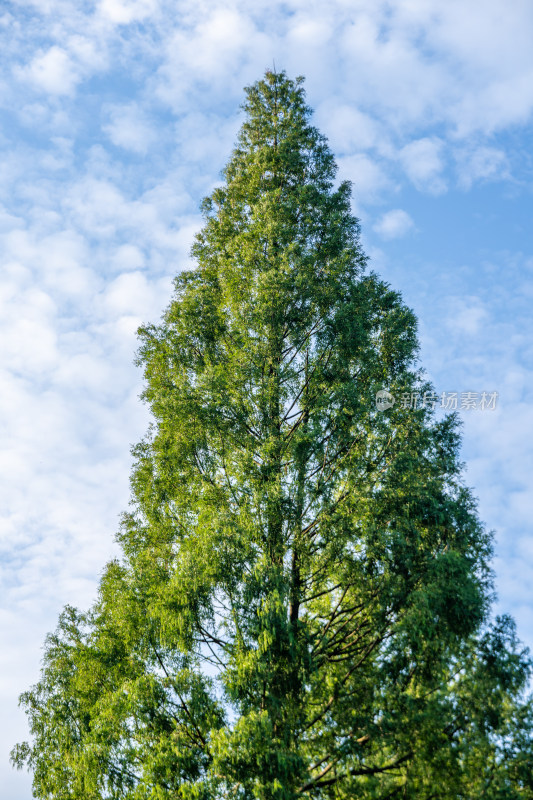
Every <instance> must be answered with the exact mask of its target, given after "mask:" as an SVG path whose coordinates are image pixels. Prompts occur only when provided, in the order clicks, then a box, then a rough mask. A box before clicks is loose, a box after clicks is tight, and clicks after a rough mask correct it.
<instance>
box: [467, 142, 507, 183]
mask: <svg viewBox="0 0 533 800" xmlns="http://www.w3.org/2000/svg"><path fill="white" fill-rule="evenodd" d="M456 160H457V171H458V183H459V186H460V187H461V188H462V189H470V188H471V186H472V184H473V183H475V182H476V181H480V180H498V179H502V178H509V177H510V171H509V160H508V158H507V155H506V154H505V152H504V151H503V150H501V149H498V148H496V147H483V146H481V147H476V148H473V149H467V150H460V151H458V152H457V154H456Z"/></svg>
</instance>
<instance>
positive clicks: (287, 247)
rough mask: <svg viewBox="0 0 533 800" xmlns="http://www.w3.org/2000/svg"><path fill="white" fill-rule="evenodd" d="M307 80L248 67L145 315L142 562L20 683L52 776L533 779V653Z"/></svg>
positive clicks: (510, 797)
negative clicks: (231, 136)
mask: <svg viewBox="0 0 533 800" xmlns="http://www.w3.org/2000/svg"><path fill="white" fill-rule="evenodd" d="M301 83H302V82H301V80H300V79H298V80H297V81H295V82H293V81H291V80H289V79H288V78H287V77H286V75H285V74H283V73H282V74H272V73H267V74H266V76H265V78H264V79H263V80H262V81H259V82H258V83H257V84H255V85H254V86H252V87H250V88H249V89H248V90H247V100H246V103H245V106H244V110H245V112H246V118H245V122H244V124H243V126H242V129H241V132H240V134H239V138H238V142H237V147H236V149H235V151H234V152H233V155H232V157H231V159H230V161H229V163H228V166H227V167H226V170H225V173H224V178H225V182H224V184H223V185H222V186H221V187H220V188H217V189H216V190H215V191H214V192H213V194H212V195H211V197H209V198H207V199H206V200H205V202H204V206H203V209H204V213H205V225H204V227H203V229H202V231H201V232H200V233H199V234H198V236H197V237H196V241H195V244H194V246H193V250H192V252H193V255H194V257H195V259H196V262H197V268H196V269H194V270H191V271H188V272H182V273H181V274H180V275H179V276H178V277H177V278H176V281H175V296H174V299H173V300H172V302H171V304H170V306H169V308H168V310H167V312H166V314H165V316H164V319H163V321H162V323H161V325H159V326H153V325H151V326H146V327H144V328H142V329H141V331H140V336H141V341H142V344H141V348H140V352H139V363H140V364H141V365H142V366H143V367H144V374H145V379H146V388H145V390H144V399H145V400H146V402H148V403H149V405H150V408H151V411H152V414H153V418H154V425H153V427H152V429H151V430H150V431H149V433H148V435H147V437H146V439H145V440H144V441H143V442H141V443H140V444H139V445H138V446H137V447H136V448H134V456H135V466H134V469H133V474H132V482H131V483H132V495H133V501H132V510H131V512H130V513H128V514H125V515H124V518H123V521H122V527H121V531H120V534H119V541H120V543H121V545H122V548H123V559H122V561H121V563H111V564H109V565H108V567H107V568H106V571H105V574H104V576H103V578H102V581H101V584H100V592H99V597H98V601H97V602H96V604H95V606H94V608H93V609H92V611H91V612H90V613H89V614H86V615H82V614H79V613H78V612H76V611H74V610H73V609H70V608H67V609H66V610H65V612H64V613H63V615H62V616H61V618H60V621H59V626H58V629H57V632H56V633H55V634H54V635H53V636H50V637H49V638H48V640H47V645H46V651H45V652H46V654H45V661H44V665H43V672H42V678H41V681H40V682H39V683H38V684H37V686H36V687H34V688H33V689H32V690H31V691H30V692H27V693H26V694H25V695H23V697H22V702H23V704H24V705H25V707H26V709H27V712H28V715H29V718H30V724H31V731H32V736H33V743H32V744H31V745H29V744H23V745H19V746H18V748H16V749H15V750H14V753H13V759H14V762H15V763H16V764H17V765H18V766H21V765H22V764H23V763H28V764H29V766H30V767H31V768H32V769H33V770H34V791H35V796H36V797H38V798H43V800H44V798H54V799H55V800H67V799H68V800H74V798H76V799H79V798H83V799H84V800H93V798H94V800H96V798H98V799H99V800H100V799H101V798H109V799H111V798H113V799H114V798H117V799H118V798H127V800H137V799H140V798H143V800H144V799H145V798H151V799H152V800H163V798H165V800H166V798H183V800H192V799H193V798H195V800H196V799H198V800H200V799H201V800H207V799H208V798H209V800H214V799H215V798H239V799H242V800H251V798H260V799H261V800H294V799H295V798H297V797H309V798H313V797H316V798H339V799H343V798H345V799H346V800H348V798H354V797H358V798H366V799H367V800H373V799H375V800H377V799H378V798H379V799H380V800H385V799H386V798H390V797H393V796H398V797H402V798H417V800H429V799H430V798H436V797H438V798H442V799H444V800H446V799H447V798H449V800H452V798H454V800H455V799H456V798H483V800H504V798H505V800H518V798H521V799H527V798H533V779H532V777H531V775H532V770H531V766H532V754H533V747H532V730H533V710H532V706H531V702H530V701H529V700H527V699H526V698H525V695H524V691H525V688H526V686H527V682H528V679H529V676H530V662H529V659H528V655H527V653H526V652H525V651H522V650H521V649H520V645H519V643H518V641H517V639H516V635H515V631H514V626H513V623H512V620H510V619H509V618H507V617H504V618H501V619H498V620H496V621H495V622H494V623H492V624H491V623H490V620H489V616H488V614H489V608H490V601H491V599H492V589H491V573H490V569H489V567H488V563H489V559H490V556H491V537H490V536H489V535H488V534H487V533H486V532H485V531H484V529H483V526H482V525H481V524H480V522H479V520H478V517H477V514H476V507H475V502H474V500H473V498H472V496H471V494H470V492H469V491H468V490H467V489H466V488H465V487H464V485H463V483H462V478H461V464H460V463H459V460H458V452H459V436H458V422H457V419H456V418H455V417H454V416H449V417H447V418H445V419H444V420H440V421H439V420H437V419H436V418H435V417H434V415H433V413H432V412H431V411H430V410H429V409H428V408H421V409H418V410H416V411H413V410H408V409H405V408H402V407H401V405H399V404H396V405H395V406H393V407H392V408H391V409H389V410H388V411H377V410H376V407H375V403H374V397H375V393H376V391H377V390H378V389H381V388H383V387H387V388H389V389H390V390H391V391H392V392H393V394H394V393H400V392H402V391H409V392H411V391H417V392H419V393H423V392H424V391H426V390H429V389H430V387H429V386H428V385H426V384H424V383H423V382H422V377H421V374H420V373H419V372H418V371H417V370H416V369H415V367H416V354H417V338H416V320H415V318H414V316H413V314H412V312H411V311H410V310H409V309H408V308H406V307H405V305H404V304H403V303H402V300H401V298H400V296H399V295H398V293H396V292H394V291H392V290H391V289H390V287H389V286H388V285H386V284H385V283H383V282H382V281H381V280H379V278H378V277H377V276H376V275H374V274H372V273H368V272H367V271H366V265H365V257H364V255H363V253H362V251H361V247H360V244H359V227H358V223H357V220H356V219H355V218H354V217H353V215H352V213H351V210H350V186H349V185H348V184H346V183H342V184H341V185H340V186H338V187H337V188H336V187H335V183H334V181H335V170H336V168H335V163H334V160H333V157H332V155H331V153H330V151H329V149H328V147H327V144H326V142H325V140H324V138H323V137H322V136H321V135H320V134H319V133H318V132H317V130H316V129H315V128H313V127H312V126H311V125H310V122H309V117H310V110H309V109H308V108H307V106H306V105H305V101H304V93H303V89H302V86H301Z"/></svg>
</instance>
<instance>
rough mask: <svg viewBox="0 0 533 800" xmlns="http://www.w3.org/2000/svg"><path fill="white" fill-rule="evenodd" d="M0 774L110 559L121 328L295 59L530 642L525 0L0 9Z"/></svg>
mask: <svg viewBox="0 0 533 800" xmlns="http://www.w3.org/2000/svg"><path fill="white" fill-rule="evenodd" d="M0 36H1V41H0V52H1V53H2V59H1V61H0V98H1V112H0V114H1V116H0V119H1V126H0V149H1V155H0V309H1V313H0V329H1V330H0V342H1V344H0V381H1V390H0V411H1V413H0V430H1V434H0V435H1V444H2V446H1V448H0V471H1V477H0V492H1V500H0V502H1V534H0V548H1V549H0V586H1V610H0V641H1V643H2V648H1V650H0V665H1V666H0V708H1V709H2V720H1V723H2V724H1V725H0V785H1V786H2V787H3V788H2V797H3V798H5V800H29V798H30V797H31V791H30V779H29V776H28V775H26V774H24V773H16V772H13V771H12V770H11V768H10V766H9V764H8V760H7V759H8V752H9V749H10V747H11V746H12V745H13V743H14V742H15V741H17V740H20V739H21V738H24V737H25V735H26V727H25V719H24V716H23V714H22V713H21V712H20V711H19V710H18V709H17V696H18V694H19V693H20V692H21V691H23V690H24V689H26V688H27V687H28V685H29V684H30V683H32V682H33V681H35V680H36V678H37V676H38V671H39V662H40V658H41V655H42V650H41V647H42V642H43V639H44V636H45V634H46V632H47V631H49V630H51V629H53V627H54V626H55V622H56V619H57V615H58V613H59V612H60V610H61V608H62V607H63V605H64V604H65V603H71V604H74V605H79V606H82V607H86V606H87V605H88V604H89V603H90V602H91V600H92V599H93V597H94V592H95V587H96V583H97V580H98V576H99V573H100V571H101V569H102V566H103V565H104V563H105V561H106V560H107V559H108V558H109V557H110V556H111V555H112V554H113V553H114V552H115V545H114V543H113V535H114V532H115V530H116V528H117V518H118V515H119V513H120V512H121V510H124V509H125V508H126V506H127V502H128V494H129V491H128V475H129V469H130V463H131V457H130V453H129V449H130V446H131V445H132V444H133V443H134V442H136V441H137V440H138V439H139V438H140V437H141V436H142V434H143V432H144V430H145V428H146V425H147V422H148V416H147V411H146V409H144V408H143V407H142V406H141V405H140V403H139V401H138V393H139V391H140V375H139V371H138V370H137V369H136V368H135V367H134V366H133V364H132V360H133V356H134V352H135V349H136V339H135V330H136V328H137V326H138V325H139V324H140V323H141V322H143V321H144V322H147V321H156V320H157V319H158V317H159V315H160V313H161V310H162V309H163V308H164V307H165V305H166V304H167V302H168V300H169V296H170V287H171V279H172V277H173V275H175V274H176V272H177V271H179V270H180V269H182V268H183V267H185V266H187V265H188V264H189V263H190V262H189V260H188V251H189V247H190V244H191V241H192V236H193V234H194V232H195V231H196V230H197V229H198V228H199V226H200V224H201V218H200V216H199V213H198V207H199V202H200V200H201V198H202V197H203V196H204V195H205V194H207V193H208V192H210V191H211V190H212V188H213V187H214V186H215V185H216V183H217V182H218V181H219V179H220V178H219V175H220V170H221V168H222V167H223V165H224V163H225V161H226V160H227V158H228V156H229V153H230V151H231V148H232V144H233V141H234V137H235V134H236V131H237V130H238V127H239V124H240V120H241V117H240V112H239V104H240V102H241V101H242V99H243V92H242V89H243V86H245V85H248V84H250V83H252V82H254V81H255V80H257V79H258V78H259V77H260V76H261V75H262V74H263V72H264V71H265V69H266V68H268V67H270V66H272V64H273V62H275V65H276V68H277V69H282V68H284V69H286V70H287V72H288V73H289V75H290V76H296V75H301V74H303V75H305V76H306V87H307V93H308V100H309V103H310V104H311V105H312V107H313V108H314V109H315V111H316V113H315V122H316V124H317V126H318V127H319V128H320V129H321V130H322V131H323V132H324V133H325V134H326V135H327V136H328V138H329V141H330V145H331V148H332V149H333V151H334V153H335V154H336V157H337V160H338V164H339V176H340V177H341V178H348V179H350V180H351V181H353V185H354V198H353V202H354V210H355V212H356V213H357V214H358V216H359V217H360V219H361V222H362V225H363V241H364V246H365V249H366V251H367V253H368V254H369V256H370V258H371V262H372V266H373V268H374V269H376V270H377V271H378V272H380V273H381V274H382V276H383V277H385V279H386V280H388V281H389V282H390V283H391V284H392V285H393V287H394V288H397V289H400V290H401V291H402V292H403V294H404V297H405V299H406V301H407V302H408V303H409V304H410V305H411V306H412V308H413V309H414V310H415V312H416V314H417V316H418V317H419V320H420V336H421V341H422V363H423V364H424V366H425V367H426V369H427V371H428V375H429V377H430V378H431V379H432V381H433V382H434V385H435V387H436V389H437V391H438V392H452V391H457V392H459V393H461V392H467V391H471V392H477V393H481V392H483V391H487V392H493V391H497V392H498V402H497V407H496V409H495V410H493V411H490V410H487V409H485V410H470V411H467V410H464V411H461V412H460V413H461V416H462V419H463V420H464V447H463V458H464V460H465V462H466V464H467V472H466V477H467V481H468V483H469V484H470V485H472V486H473V487H474V489H475V493H476V495H477V496H478V497H479V503H480V511H481V515H482V517H483V519H484V520H485V522H486V524H487V526H488V527H489V528H493V529H494V530H495V532H496V544H497V547H496V559H495V562H494V567H495V571H496V576H497V588H498V592H499V600H498V609H499V610H506V611H511V612H512V613H513V614H514V615H515V617H516V619H517V621H518V627H519V633H520V635H521V637H522V639H523V640H524V641H526V642H527V643H528V644H533V613H532V612H533V590H532V588H531V587H532V585H533V538H532V536H531V529H532V525H533V523H532V521H531V520H532V518H533V402H532V401H533V376H532V371H531V368H532V361H533V314H531V308H532V305H533V240H532V235H531V223H532V215H533V203H532V187H533V157H532V154H531V140H532V133H533V48H532V47H531V42H532V41H533V4H532V3H531V2H530V0H485V1H484V2H483V3H479V2H477V0H447V1H446V2H445V3H442V2H440V3H439V2H436V0H434V1H433V2H431V0H396V2H395V1H394V0H390V1H389V2H385V0H328V2H327V3H326V2H314V1H313V0H305V2H304V0H285V1H284V2H276V0H253V2H250V0H222V2H217V0H211V2H203V0H195V2H191V1H190V0H184V2H179V0H174V1H172V0H99V2H96V0H94V2H93V1H92V0H3V2H1V3H0Z"/></svg>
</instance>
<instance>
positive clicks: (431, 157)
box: [399, 137, 446, 194]
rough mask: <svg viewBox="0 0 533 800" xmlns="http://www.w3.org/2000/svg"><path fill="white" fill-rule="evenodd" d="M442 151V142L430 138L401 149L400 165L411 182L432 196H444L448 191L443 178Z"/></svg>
mask: <svg viewBox="0 0 533 800" xmlns="http://www.w3.org/2000/svg"><path fill="white" fill-rule="evenodd" d="M442 151H443V143H442V141H441V140H440V139H436V138H428V137H425V138H423V139H416V140H415V141H413V142H410V143H409V144H407V145H405V147H403V148H402V149H401V151H400V153H399V158H400V163H401V165H402V166H403V168H404V170H405V172H406V174H407V177H408V178H409V180H410V181H412V183H413V184H414V185H415V187H416V188H417V189H419V190H420V191H424V192H429V193H430V194H442V192H445V191H446V181H445V180H444V178H443V176H442V172H443V170H444V159H443V155H442Z"/></svg>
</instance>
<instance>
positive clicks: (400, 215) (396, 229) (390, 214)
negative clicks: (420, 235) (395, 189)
mask: <svg viewBox="0 0 533 800" xmlns="http://www.w3.org/2000/svg"><path fill="white" fill-rule="evenodd" d="M413 227H414V223H413V220H412V219H411V217H410V216H409V214H408V213H407V212H406V211H403V210H402V209H401V208H395V209H393V210H392V211H387V213H386V214H383V216H382V217H380V218H379V219H378V221H377V222H376V224H375V225H374V230H375V231H376V233H379V235H380V236H382V237H383V238H384V239H397V238H399V237H401V236H405V234H406V233H409V231H410V230H412V229H413Z"/></svg>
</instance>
